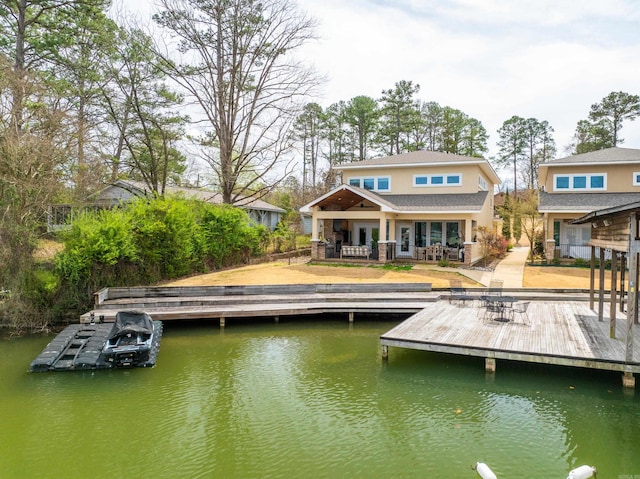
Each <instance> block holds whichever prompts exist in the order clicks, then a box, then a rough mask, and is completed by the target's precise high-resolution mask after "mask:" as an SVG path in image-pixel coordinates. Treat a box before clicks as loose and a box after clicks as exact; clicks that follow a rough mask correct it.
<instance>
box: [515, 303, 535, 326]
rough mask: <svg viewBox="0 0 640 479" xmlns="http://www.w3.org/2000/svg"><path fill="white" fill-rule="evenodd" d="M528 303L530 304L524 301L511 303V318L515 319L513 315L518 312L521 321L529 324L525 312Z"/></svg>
mask: <svg viewBox="0 0 640 479" xmlns="http://www.w3.org/2000/svg"><path fill="white" fill-rule="evenodd" d="M529 304H531V303H530V302H528V301H527V302H525V303H516V304H514V305H513V308H512V309H511V316H512V317H513V320H514V321H515V315H516V314H519V315H520V317H521V318H522V323H523V324H526V325H529V324H531V322H530V321H529V315H528V314H527V309H529Z"/></svg>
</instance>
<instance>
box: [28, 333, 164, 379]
mask: <svg viewBox="0 0 640 479" xmlns="http://www.w3.org/2000/svg"><path fill="white" fill-rule="evenodd" d="M112 328H113V323H86V324H71V325H69V326H67V327H66V328H64V329H63V330H62V331H61V332H60V333H59V334H58V335H57V336H56V337H55V338H54V339H53V340H52V341H51V342H50V343H49V344H47V346H46V347H45V348H44V350H43V351H42V352H41V353H40V354H39V355H38V357H36V359H34V360H33V361H32V362H31V366H30V367H29V370H30V371H32V372H45V371H74V370H87V369H111V368H113V367H114V366H113V364H112V363H111V362H109V361H107V360H106V359H105V356H104V355H103V353H102V349H103V347H104V345H105V343H106V342H107V338H108V337H109V333H110V332H111V329H112ZM161 337H162V322H161V321H154V339H153V343H152V347H151V352H150V354H149V359H148V360H147V361H146V362H144V363H143V364H141V365H139V366H137V367H151V366H154V365H155V363H156V356H157V355H158V350H159V349H160V339H161Z"/></svg>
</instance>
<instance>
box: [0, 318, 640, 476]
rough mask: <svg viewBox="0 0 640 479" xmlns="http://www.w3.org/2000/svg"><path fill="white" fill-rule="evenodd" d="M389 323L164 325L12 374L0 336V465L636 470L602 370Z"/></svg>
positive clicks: (633, 445)
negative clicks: (141, 356) (396, 340)
mask: <svg viewBox="0 0 640 479" xmlns="http://www.w3.org/2000/svg"><path fill="white" fill-rule="evenodd" d="M395 324H396V322H380V321H377V322H376V321H372V322H364V321H362V322H358V321H356V323H355V324H354V325H353V326H352V327H350V326H349V325H348V323H347V322H346V321H345V320H342V321H335V322H334V321H327V322H322V323H318V322H313V321H309V320H301V321H297V322H288V323H280V324H272V323H270V324H250V323H246V324H242V325H238V324H233V322H232V324H231V325H228V326H227V328H226V329H225V330H224V331H220V329H219V328H218V327H217V325H214V324H212V323H205V324H201V325H198V326H191V327H175V326H169V327H167V328H166V329H165V334H164V337H163V339H162V344H161V348H160V353H159V356H158V362H157V365H156V367H155V368H153V369H134V370H106V371H95V372H90V371H89V372H68V373H38V374H35V373H34V374H31V373H27V372H26V370H27V368H28V366H29V363H30V362H31V360H32V359H33V358H35V356H36V355H37V354H38V353H39V352H40V351H41V350H42V348H43V347H44V346H45V345H46V343H47V342H48V341H49V340H50V339H51V337H29V338H18V339H13V340H3V341H0V384H1V385H2V386H1V390H0V478H22V477H25V478H63V477H64V478H80V477H82V478H84V477H87V478H89V477H91V478H103V477H104V478H120V477H140V478H211V477H221V478H366V479H372V478H454V479H456V478H460V479H463V478H476V477H477V476H476V473H475V472H474V471H473V470H471V468H470V466H471V465H472V464H475V463H476V461H483V462H486V463H487V464H489V466H490V467H491V468H492V469H493V471H494V472H495V473H496V474H497V476H498V478H510V479H517V478H544V479H553V478H558V479H560V478H561V479H564V478H566V477H567V474H568V471H569V470H570V469H572V468H573V467H576V466H579V465H582V464H592V465H595V466H596V467H597V468H598V478H600V479H607V478H608V479H612V478H614V479H640V407H639V406H640V402H639V399H638V397H639V395H640V393H635V394H633V393H629V392H625V391H624V390H623V389H622V387H621V377H620V374H617V373H604V372H593V371H582V370H571V369H565V368H558V367H545V366H540V365H537V366H533V365H524V364H519V363H511V364H509V363H505V362H503V361H498V368H497V372H496V374H495V375H490V374H487V373H485V372H484V362H483V360H482V359H477V358H466V357H455V356H448V355H442V354H434V353H427V352H420V351H407V350H401V349H396V348H390V357H389V361H388V362H384V361H383V360H382V359H381V348H380V344H379V336H380V334H382V333H384V332H386V331H388V330H389V329H391V328H392V327H393V326H394V325H395Z"/></svg>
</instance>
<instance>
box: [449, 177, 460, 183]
mask: <svg viewBox="0 0 640 479" xmlns="http://www.w3.org/2000/svg"><path fill="white" fill-rule="evenodd" d="M459 183H460V175H449V176H447V184H448V185H457V184H459Z"/></svg>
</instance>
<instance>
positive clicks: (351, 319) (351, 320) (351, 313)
mask: <svg viewBox="0 0 640 479" xmlns="http://www.w3.org/2000/svg"><path fill="white" fill-rule="evenodd" d="M353 316H354V312H353V311H349V322H350V323H353Z"/></svg>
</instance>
